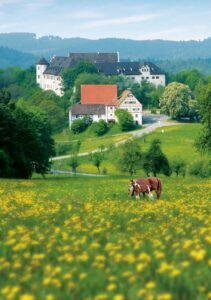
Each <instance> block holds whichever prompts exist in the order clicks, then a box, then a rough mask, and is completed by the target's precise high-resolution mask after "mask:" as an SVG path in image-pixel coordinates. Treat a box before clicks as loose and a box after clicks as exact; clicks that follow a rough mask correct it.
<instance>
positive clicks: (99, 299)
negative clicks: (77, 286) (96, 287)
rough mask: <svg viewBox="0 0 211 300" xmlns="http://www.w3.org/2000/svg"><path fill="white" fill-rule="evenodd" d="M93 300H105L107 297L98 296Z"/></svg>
mask: <svg viewBox="0 0 211 300" xmlns="http://www.w3.org/2000/svg"><path fill="white" fill-rule="evenodd" d="M94 299H95V300H107V299H108V296H107V295H106V294H99V295H97V296H96V297H95V298H94Z"/></svg>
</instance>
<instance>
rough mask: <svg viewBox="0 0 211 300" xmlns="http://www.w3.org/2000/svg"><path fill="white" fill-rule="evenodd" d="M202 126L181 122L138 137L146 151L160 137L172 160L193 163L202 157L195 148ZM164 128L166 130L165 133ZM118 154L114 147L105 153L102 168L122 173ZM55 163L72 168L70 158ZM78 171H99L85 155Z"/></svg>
mask: <svg viewBox="0 0 211 300" xmlns="http://www.w3.org/2000/svg"><path fill="white" fill-rule="evenodd" d="M200 128H201V125H199V124H185V125H181V124H180V125H174V126H170V127H164V128H159V129H157V130H156V131H155V132H153V133H151V134H149V135H146V136H145V137H142V138H138V141H139V143H140V145H141V148H142V150H143V151H146V150H147V149H148V147H149V146H150V142H151V141H152V140H153V139H154V138H159V139H160V140H161V142H162V144H161V147H162V149H163V151H164V153H165V154H166V155H167V157H168V159H169V160H170V161H172V160H174V159H178V158H179V159H182V160H185V161H186V162H187V163H191V162H193V161H196V160H198V159H201V157H200V155H199V153H198V152H196V150H195V148H194V140H195V138H196V136H197V134H198V132H199V130H200ZM162 130H164V132H163V133H162ZM107 141H108V144H109V143H110V142H111V141H110V140H109V138H108V140H107ZM82 146H83V144H82ZM88 146H89V145H88ZM91 147H92V145H91ZM93 148H94V147H93ZM82 152H83V151H82ZM118 155H119V150H118V149H114V150H113V151H112V152H109V153H105V154H104V156H105V160H104V161H103V163H102V166H101V170H103V169H105V168H106V169H107V171H108V174H120V172H119V170H118V168H117V166H116V161H117V158H118ZM54 165H55V168H58V169H61V170H70V168H69V164H68V160H62V161H57V162H54ZM78 171H79V172H87V173H97V169H96V167H94V166H93V164H92V161H91V160H90V157H83V158H81V159H80V167H79V168H78ZM141 174H144V173H143V171H141Z"/></svg>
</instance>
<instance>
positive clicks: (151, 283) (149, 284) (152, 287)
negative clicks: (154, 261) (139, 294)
mask: <svg viewBox="0 0 211 300" xmlns="http://www.w3.org/2000/svg"><path fill="white" fill-rule="evenodd" d="M155 286H156V284H155V282H154V281H149V282H148V283H147V284H146V288H147V289H149V290H150V289H154V288H155Z"/></svg>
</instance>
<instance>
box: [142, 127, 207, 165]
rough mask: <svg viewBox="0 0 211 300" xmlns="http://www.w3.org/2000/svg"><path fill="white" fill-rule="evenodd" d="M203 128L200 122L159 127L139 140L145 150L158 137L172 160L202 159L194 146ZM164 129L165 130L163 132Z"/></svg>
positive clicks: (188, 160) (190, 160)
mask: <svg viewBox="0 0 211 300" xmlns="http://www.w3.org/2000/svg"><path fill="white" fill-rule="evenodd" d="M200 129H201V125H200V124H180V125H174V126H169V127H164V128H159V129H157V130H156V131H155V132H153V133H152V134H150V135H147V136H146V137H145V139H144V138H140V139H139V142H140V145H141V147H142V149H143V150H146V149H147V148H148V147H149V145H150V142H151V141H152V140H153V139H155V138H158V139H160V140H161V143H162V144H161V146H162V149H163V151H164V153H165V154H166V155H167V156H168V158H169V159H170V160H172V159H175V158H181V159H184V160H185V161H187V162H192V161H194V160H197V159H200V155H199V153H198V152H197V151H196V149H195V148H194V141H195V139H196V137H197V135H198V133H199V130H200ZM162 131H164V132H162Z"/></svg>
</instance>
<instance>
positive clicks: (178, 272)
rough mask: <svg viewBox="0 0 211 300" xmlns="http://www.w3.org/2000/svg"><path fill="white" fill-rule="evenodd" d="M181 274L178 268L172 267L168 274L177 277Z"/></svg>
mask: <svg viewBox="0 0 211 300" xmlns="http://www.w3.org/2000/svg"><path fill="white" fill-rule="evenodd" d="M180 274H181V272H180V270H178V269H174V270H173V271H171V273H170V276H171V277H177V276H179V275H180Z"/></svg>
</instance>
